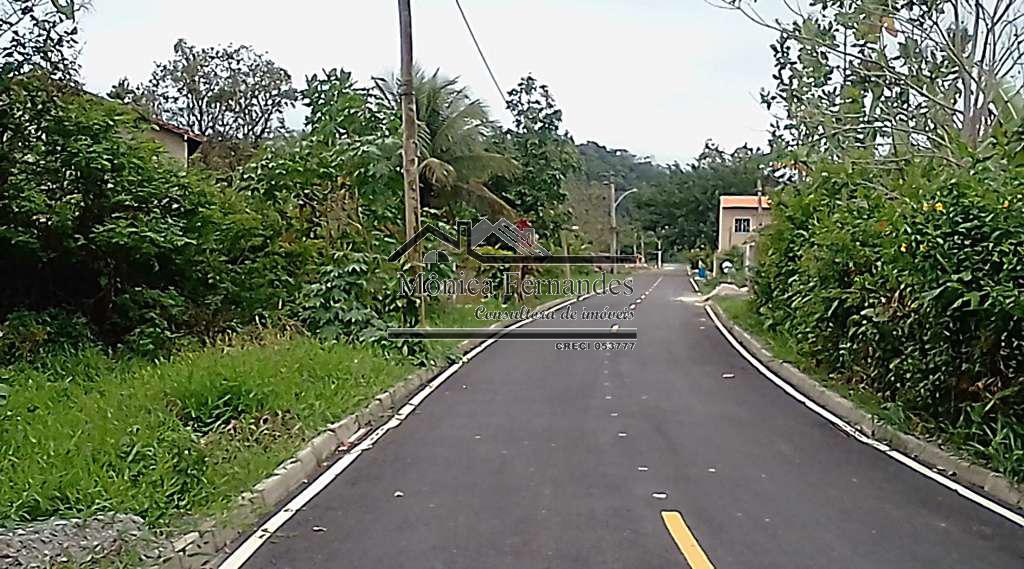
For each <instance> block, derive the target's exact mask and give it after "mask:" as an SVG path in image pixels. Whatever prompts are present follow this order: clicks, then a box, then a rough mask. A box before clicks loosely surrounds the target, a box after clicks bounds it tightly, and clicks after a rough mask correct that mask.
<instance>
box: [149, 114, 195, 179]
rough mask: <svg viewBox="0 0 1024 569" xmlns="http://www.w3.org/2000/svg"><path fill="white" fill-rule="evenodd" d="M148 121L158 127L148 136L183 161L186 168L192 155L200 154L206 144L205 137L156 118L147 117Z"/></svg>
mask: <svg viewBox="0 0 1024 569" xmlns="http://www.w3.org/2000/svg"><path fill="white" fill-rule="evenodd" d="M146 120H148V121H149V122H151V123H153V125H154V126H156V128H155V129H153V130H151V131H147V132H146V134H147V136H149V137H150V138H152V139H153V140H155V141H157V142H159V143H160V144H161V145H163V147H164V148H166V149H167V153H168V154H170V155H171V156H172V157H174V158H175V159H176V160H179V161H181V163H182V164H184V165H185V166H186V167H187V166H188V161H189V159H191V158H192V155H193V154H195V153H196V152H198V151H199V147H200V146H202V145H203V143H204V142H206V137H204V136H203V135H201V134H196V133H194V132H192V131H190V130H188V129H185V128H182V127H180V126H176V125H173V124H171V123H169V122H165V121H162V120H160V119H158V118H154V117H147V118H146Z"/></svg>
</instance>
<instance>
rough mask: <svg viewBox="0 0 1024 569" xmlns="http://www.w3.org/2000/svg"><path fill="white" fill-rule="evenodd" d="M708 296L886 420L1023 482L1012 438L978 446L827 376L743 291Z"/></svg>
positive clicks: (775, 348)
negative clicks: (766, 321)
mask: <svg viewBox="0 0 1024 569" xmlns="http://www.w3.org/2000/svg"><path fill="white" fill-rule="evenodd" d="M714 302H715V303H716V304H717V305H718V306H719V307H720V308H721V309H722V311H723V312H724V313H725V314H726V316H728V317H729V318H730V319H731V320H732V321H733V322H734V323H736V324H737V325H738V326H739V327H740V328H743V329H744V330H746V331H747V333H749V334H750V335H752V336H754V337H755V338H757V339H758V340H759V341H760V342H761V344H762V345H763V346H764V347H765V348H767V349H768V350H769V351H770V352H771V353H772V355H773V356H774V357H775V358H777V359H779V360H781V361H784V362H788V363H791V364H793V365H794V366H795V367H797V368H799V369H800V370H801V371H803V372H804V373H806V374H807V375H808V376H810V377H812V378H813V379H814V380H815V381H817V382H818V383H820V384H822V385H823V386H825V387H828V388H829V389H831V390H833V391H835V392H836V393H838V394H839V395H841V396H842V397H844V398H846V399H848V400H850V401H852V402H853V403H854V404H856V405H857V406H858V407H860V408H861V409H862V410H864V411H865V412H867V413H870V414H872V415H874V416H875V417H877V418H879V419H880V420H881V421H882V422H884V423H886V424H887V425H889V426H891V427H893V428H895V429H898V430H900V431H902V432H904V433H908V434H912V435H916V436H919V437H923V438H926V439H931V440H933V441H936V442H939V443H940V444H941V445H942V446H943V447H944V448H946V449H948V450H949V451H951V452H953V453H954V454H957V455H959V456H960V457H962V458H966V459H969V460H971V461H973V462H976V463H979V464H982V465H984V466H986V467H988V468H990V469H992V470H993V471H995V472H998V473H1000V474H1003V475H1005V476H1006V477H1007V478H1009V479H1011V480H1014V481H1016V482H1024V476H1021V474H1020V473H1021V463H1022V462H1024V460H1022V457H1021V455H1020V451H1017V450H1014V449H1016V448H1017V445H1016V443H1015V442H1014V441H1012V440H1010V441H999V440H998V438H997V437H992V438H993V439H996V440H997V442H999V443H1000V444H992V445H987V446H983V445H978V444H976V443H972V442H971V441H975V440H977V438H978V437H976V436H974V435H976V433H973V432H970V430H969V429H968V428H962V427H961V428H958V427H955V426H952V425H948V424H943V423H940V422H937V421H934V420H932V419H930V418H929V417H927V416H922V415H921V414H917V413H910V412H908V411H907V410H905V409H904V407H903V406H902V405H901V404H900V403H899V402H898V401H892V400H886V399H885V398H883V397H881V396H880V395H879V394H876V393H874V392H872V391H870V390H868V389H866V388H865V387H863V386H861V385H857V384H852V383H850V382H847V381H844V380H843V379H842V378H837V377H834V376H831V375H829V374H827V373H825V372H824V371H823V370H821V369H819V368H817V367H816V366H815V365H814V364H813V362H811V361H810V360H808V359H807V358H804V357H803V356H802V355H801V354H800V350H799V349H798V344H797V343H796V342H795V340H794V339H793V338H791V337H789V336H788V335H786V334H785V333H784V332H779V331H774V330H769V329H768V328H767V327H766V326H765V324H764V321H763V320H762V319H761V316H760V315H759V314H758V313H757V311H756V309H755V307H754V303H753V301H752V300H751V299H750V298H749V297H718V298H715V299H714ZM1008 431H1010V430H1009V429H1008Z"/></svg>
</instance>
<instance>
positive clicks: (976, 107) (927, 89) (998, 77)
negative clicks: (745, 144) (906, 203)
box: [726, 0, 1024, 160]
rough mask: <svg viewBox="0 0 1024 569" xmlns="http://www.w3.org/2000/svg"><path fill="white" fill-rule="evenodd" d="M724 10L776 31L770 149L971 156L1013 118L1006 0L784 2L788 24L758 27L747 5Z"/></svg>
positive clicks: (1009, 3) (1013, 58)
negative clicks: (808, 8)
mask: <svg viewBox="0 0 1024 569" xmlns="http://www.w3.org/2000/svg"><path fill="white" fill-rule="evenodd" d="M726 4H727V5H728V6H730V7H732V8H734V9H736V10H739V11H741V12H742V13H743V14H745V15H746V16H747V17H749V18H750V19H751V20H753V21H754V22H756V23H758V24H759V25H762V26H765V27H768V28H770V29H772V30H775V31H776V32H778V33H779V39H778V41H777V42H776V43H775V44H774V45H773V46H772V51H773V54H774V56H775V63H776V69H777V71H776V74H775V76H774V77H775V80H776V83H777V85H776V88H775V90H774V91H771V92H765V93H763V94H762V100H763V102H764V103H765V104H766V105H767V106H768V107H769V108H771V107H773V106H776V105H780V106H782V107H783V109H782V110H783V115H782V116H781V117H779V118H780V121H779V122H778V123H777V124H776V129H775V131H776V132H775V134H776V138H777V141H778V142H779V143H780V144H784V145H787V146H790V147H798V148H799V149H800V151H801V152H802V153H803V154H805V155H824V156H827V157H835V156H839V155H848V154H850V151H851V150H855V149H863V150H865V151H866V154H867V156H868V158H867V159H868V160H871V159H873V158H874V157H875V156H885V157H889V158H897V159H899V158H906V157H907V156H909V155H910V154H937V155H940V156H942V157H943V158H945V159H949V160H955V159H956V157H957V156H958V152H957V147H958V145H959V144H964V145H966V146H967V147H969V148H976V147H977V146H978V145H979V143H981V142H982V141H984V140H985V139H987V138H988V137H989V136H990V135H992V134H993V132H994V131H995V130H996V129H999V128H1001V127H1002V126H1003V125H1004V124H1005V123H1006V122H1007V121H1008V120H1012V122H1014V123H1015V124H1016V122H1017V121H1018V120H1019V117H1017V116H1012V114H1013V113H1014V111H1015V107H1014V103H1015V102H1016V103H1019V101H1020V98H1019V95H1020V92H1021V88H1022V86H1021V72H1022V62H1024V27H1022V23H1024V9H1022V3H1021V2H1019V1H1017V0H936V1H924V0H910V1H909V2H904V3H901V4H892V3H889V2H883V1H881V0H819V1H816V2H812V6H813V8H814V11H813V12H803V11H800V10H798V9H797V8H795V7H793V5H792V4H789V3H786V5H787V6H788V7H790V10H791V11H792V15H793V17H794V20H795V21H793V22H790V23H784V22H781V21H778V20H776V21H774V22H770V21H768V20H767V19H765V18H764V17H762V16H761V15H760V14H759V13H758V11H757V10H756V9H755V8H754V5H753V2H752V0H726ZM1008 113H1009V114H1010V116H1008Z"/></svg>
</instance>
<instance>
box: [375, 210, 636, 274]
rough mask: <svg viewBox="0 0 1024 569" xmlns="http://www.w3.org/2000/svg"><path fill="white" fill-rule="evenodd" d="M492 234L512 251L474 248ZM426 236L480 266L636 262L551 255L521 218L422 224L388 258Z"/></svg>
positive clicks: (432, 256)
mask: <svg viewBox="0 0 1024 569" xmlns="http://www.w3.org/2000/svg"><path fill="white" fill-rule="evenodd" d="M492 236H493V237H495V238H497V239H499V240H500V241H502V242H503V243H505V244H506V245H508V246H509V247H511V248H512V249H514V250H515V251H516V254H514V255H488V254H484V253H481V252H480V251H478V250H477V248H478V247H480V246H481V245H483V244H484V242H485V241H486V240H487V239H488V238H490V237H492ZM428 237H433V238H434V239H436V240H438V241H440V242H441V243H442V244H443V245H446V246H447V248H448V249H449V251H451V252H461V253H465V254H466V255H467V256H469V257H470V258H472V259H474V260H476V261H477V262H479V263H481V264H484V265H592V264H620V265H629V264H633V263H635V262H636V259H635V258H634V257H632V256H629V255H552V254H551V253H549V252H548V251H547V250H546V249H544V247H542V246H541V245H540V241H539V240H538V239H537V235H536V232H535V231H534V229H533V228H532V227H530V226H529V223H527V222H525V221H521V222H520V223H518V224H516V223H512V222H511V221H509V220H507V219H505V218H501V219H499V220H498V221H497V222H494V223H492V222H491V221H490V220H488V219H481V220H480V221H478V222H476V223H475V224H474V223H473V222H472V221H469V220H459V221H458V222H457V223H456V235H449V234H448V233H445V232H444V231H442V230H441V229H440V228H438V227H437V226H435V225H433V224H431V223H427V224H424V225H423V227H421V228H420V230H419V231H417V232H416V234H415V235H413V236H412V238H411V239H409V240H408V241H406V242H405V243H403V244H402V246H401V247H399V248H398V249H397V250H396V251H395V252H394V253H392V254H391V256H390V257H388V261H389V262H392V263H397V262H398V261H399V260H401V259H402V257H404V256H405V255H406V254H408V253H409V251H411V250H412V248H413V247H415V246H417V245H419V244H420V243H421V242H423V241H424V240H425V239H427V238H428ZM423 261H424V263H426V264H428V265H431V264H434V263H449V262H451V255H450V254H449V252H446V251H444V250H440V249H437V250H430V251H428V252H427V254H426V255H424V257H423Z"/></svg>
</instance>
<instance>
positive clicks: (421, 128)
mask: <svg viewBox="0 0 1024 569" xmlns="http://www.w3.org/2000/svg"><path fill="white" fill-rule="evenodd" d="M376 84H377V88H378V89H379V90H380V92H381V94H382V95H383V96H384V97H385V98H386V99H387V100H388V101H390V102H391V104H392V105H393V106H394V108H395V111H396V112H400V108H401V107H400V104H399V103H400V100H401V98H400V95H399V86H400V79H399V78H398V77H397V76H394V75H392V76H391V77H390V78H388V79H386V80H376ZM413 91H414V93H415V95H416V118H417V123H418V129H417V146H418V147H419V164H420V166H419V175H420V197H421V199H422V201H423V203H424V204H425V205H427V206H428V207H434V208H444V207H451V206H454V205H456V204H459V203H464V204H468V205H470V206H472V207H474V208H475V209H477V210H478V211H481V212H483V213H487V214H490V215H492V216H497V217H505V218H508V219H514V218H515V212H514V211H513V210H512V208H511V207H509V205H508V204H507V203H505V201H504V200H502V199H501V198H500V197H498V196H497V195H495V194H494V193H493V192H491V191H490V190H489V189H488V188H487V186H486V185H485V183H486V182H487V181H488V180H490V179H492V178H494V177H495V176H502V175H510V174H512V173H514V172H515V171H516V170H517V169H518V165H517V164H516V162H515V161H514V160H512V159H511V158H509V157H507V156H504V155H502V154H500V153H498V152H495V151H494V150H493V145H492V144H491V141H492V140H493V139H494V135H495V134H496V133H497V132H498V128H499V127H498V125H497V123H495V122H494V121H493V120H492V119H491V118H490V115H489V114H488V110H487V106H486V105H484V103H483V102H481V101H480V100H479V99H474V98H472V97H471V96H470V94H469V91H468V90H467V88H466V87H463V86H460V85H459V83H458V79H457V78H450V77H446V76H444V75H441V72H440V70H436V71H434V73H433V74H432V75H429V76H428V75H427V74H426V73H424V71H423V70H422V69H421V68H419V67H417V68H416V69H415V70H414V73H413Z"/></svg>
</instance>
